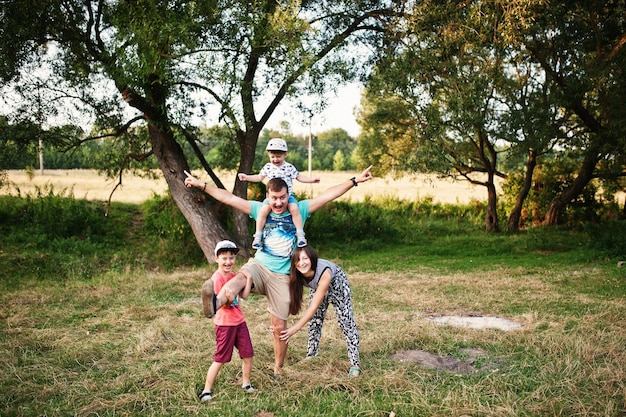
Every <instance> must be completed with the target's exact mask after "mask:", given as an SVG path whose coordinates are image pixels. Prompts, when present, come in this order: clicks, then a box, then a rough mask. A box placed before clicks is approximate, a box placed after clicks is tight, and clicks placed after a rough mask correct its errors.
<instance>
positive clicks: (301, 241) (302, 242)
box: [296, 233, 308, 248]
mask: <svg viewBox="0 0 626 417" xmlns="http://www.w3.org/2000/svg"><path fill="white" fill-rule="evenodd" d="M296 239H297V240H298V247H299V248H303V247H305V246H306V245H308V243H307V241H306V237H304V233H298V234H296Z"/></svg>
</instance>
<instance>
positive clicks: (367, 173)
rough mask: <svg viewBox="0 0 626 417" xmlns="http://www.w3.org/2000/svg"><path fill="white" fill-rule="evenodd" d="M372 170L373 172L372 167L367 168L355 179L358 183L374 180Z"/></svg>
mask: <svg viewBox="0 0 626 417" xmlns="http://www.w3.org/2000/svg"><path fill="white" fill-rule="evenodd" d="M371 170H372V165H370V166H368V167H367V168H365V171H363V172H361V173H360V174H359V175H357V176H356V177H355V179H356V182H365V181H369V180H371V179H372V178H373V177H372V173H371V172H370V171H371Z"/></svg>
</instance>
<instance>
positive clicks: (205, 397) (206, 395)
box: [198, 391, 213, 402]
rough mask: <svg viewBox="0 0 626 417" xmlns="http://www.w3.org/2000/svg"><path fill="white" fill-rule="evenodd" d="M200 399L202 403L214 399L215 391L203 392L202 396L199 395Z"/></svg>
mask: <svg viewBox="0 0 626 417" xmlns="http://www.w3.org/2000/svg"><path fill="white" fill-rule="evenodd" d="M198 398H200V401H202V402H205V401H210V400H212V399H213V391H202V392H201V393H200V395H198Z"/></svg>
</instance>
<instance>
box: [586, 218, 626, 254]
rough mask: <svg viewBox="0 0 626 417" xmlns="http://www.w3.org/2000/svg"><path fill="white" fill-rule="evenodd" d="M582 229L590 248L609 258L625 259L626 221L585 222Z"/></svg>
mask: <svg viewBox="0 0 626 417" xmlns="http://www.w3.org/2000/svg"><path fill="white" fill-rule="evenodd" d="M584 230H585V232H586V233H587V235H588V236H589V244H590V246H591V247H592V248H594V249H597V250H598V251H599V252H600V253H602V254H605V255H606V256H609V257H611V258H617V259H620V260H626V238H625V236H626V221H624V220H609V221H607V222H604V223H586V224H585V226H584ZM622 258H623V259H622Z"/></svg>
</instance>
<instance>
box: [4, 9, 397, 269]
mask: <svg viewBox="0 0 626 417" xmlns="http://www.w3.org/2000/svg"><path fill="white" fill-rule="evenodd" d="M387 3H390V4H393V3H394V2H392V1H389V2H385V1H367V0H334V1H295V0H293V1H271V0H261V1H243V0H230V1H220V0H212V1H202V2H191V1H183V0H174V1H164V0H142V1H130V0H120V1H110V0H99V1H88V0H46V1H39V0H38V1H34V0H9V1H5V2H2V3H0V16H1V17H2V21H3V26H2V29H1V30H2V32H1V33H0V35H1V36H0V39H1V40H0V57H2V59H0V62H2V65H0V71H1V74H0V75H1V76H2V78H3V80H5V81H9V80H13V81H15V82H17V83H19V74H20V69H21V68H22V66H23V65H24V64H26V63H27V62H28V60H29V59H30V58H31V57H33V56H44V55H45V56H46V57H47V58H48V59H49V60H50V64H51V65H50V68H51V73H50V74H49V76H50V79H49V80H48V86H49V87H51V88H55V89H56V90H57V91H59V90H62V91H64V92H65V93H66V95H67V96H68V97H73V98H76V99H79V100H81V101H82V102H83V103H86V104H87V105H88V107H85V108H83V111H84V112H87V111H89V112H91V113H92V114H93V115H95V117H96V125H97V126H99V127H100V129H101V130H102V131H108V132H109V133H112V134H118V133H121V132H124V131H127V130H128V128H129V127H130V126H131V125H132V124H133V123H144V124H145V126H146V128H147V131H148V132H149V135H148V142H147V143H146V146H145V147H144V149H145V152H144V154H143V155H134V156H135V157H137V158H142V157H145V156H146V155H153V156H154V157H156V159H157V161H158V165H159V167H160V170H161V171H162V172H163V175H164V177H165V180H166V181H167V184H168V186H169V189H170V192H171V195H172V197H173V199H174V200H175V201H176V204H177V205H178V207H179V208H180V210H181V212H182V213H183V215H184V216H185V217H186V218H187V220H188V221H189V223H190V225H191V227H192V230H193V231H194V234H195V236H196V238H197V240H198V242H199V244H200V246H201V248H202V250H203V251H204V253H205V255H206V257H207V259H212V251H211V248H212V247H213V246H214V244H215V242H216V241H218V240H220V239H222V238H224V237H225V236H227V232H226V230H225V229H224V228H223V226H222V224H221V223H220V222H219V220H218V219H217V218H216V215H215V210H214V207H213V205H212V203H211V201H209V199H208V197H207V196H206V195H204V194H202V193H201V192H199V191H197V190H188V189H186V188H185V187H184V185H183V180H184V177H185V176H184V171H185V170H188V169H189V167H190V161H192V159H191V158H194V159H195V158H197V159H198V160H200V161H201V163H202V166H204V167H205V169H207V171H208V174H209V175H210V176H211V177H212V179H213V181H215V182H216V184H217V185H218V186H219V185H220V182H219V179H218V178H217V177H216V176H215V174H213V173H212V172H211V170H210V167H209V166H208V164H207V163H206V161H205V160H204V157H203V156H202V155H201V154H200V153H199V152H198V147H197V146H194V142H195V140H196V138H195V135H194V133H193V129H192V128H193V125H194V124H199V123H201V120H203V118H204V117H205V115H206V113H207V112H209V111H212V110H211V109H212V108H213V107H211V105H214V106H216V107H215V108H217V109H218V110H217V111H218V112H219V119H220V120H221V121H223V122H224V123H225V124H226V125H227V126H228V127H229V128H230V130H231V132H232V134H233V138H234V140H236V141H237V144H238V145H239V149H240V152H241V155H240V163H239V168H238V169H239V171H241V172H251V168H252V166H253V162H254V155H255V148H256V145H257V141H258V136H259V133H260V132H261V130H262V129H263V127H264V126H265V125H266V123H267V121H268V119H269V118H270V116H271V115H272V114H273V113H274V112H275V111H276V109H277V107H278V105H279V103H281V102H282V101H284V100H285V99H287V98H290V97H297V96H298V95H300V94H315V93H321V92H323V91H324V90H325V89H326V88H328V86H329V83H330V84H331V85H332V83H333V82H337V81H340V80H342V79H348V78H351V77H354V76H356V75H357V74H358V72H359V70H360V69H362V68H363V65H362V64H363V62H364V61H363V56H362V54H350V53H349V51H348V49H347V47H348V45H349V41H350V39H353V38H356V35H357V34H358V35H359V39H360V40H365V38H366V37H368V36H370V35H372V34H376V33H378V32H381V31H382V30H383V27H384V26H385V20H386V19H387V18H388V17H389V16H390V15H391V9H390V6H389V4H387ZM42 45H46V46H48V47H47V48H41V46H42ZM16 77H17V78H16ZM53 79H54V81H53ZM122 98H123V100H122ZM124 103H127V105H128V106H130V108H131V109H134V110H135V111H136V114H135V115H131V116H128V115H125V114H124V113H123V110H124V108H123V105H124ZM133 116H134V117H133ZM194 121H195V122H194ZM183 141H187V142H189V143H190V144H191V146H190V147H187V148H190V149H192V150H194V151H195V155H189V154H186V153H185V151H184V148H183V146H181V144H182V143H183ZM198 165H199V164H198V163H197V162H194V163H193V166H198ZM233 191H234V193H235V194H237V195H239V196H245V195H246V185H245V184H244V183H241V182H239V181H236V183H235V187H234V190H233ZM247 225H248V219H247V217H246V216H244V215H241V214H239V213H238V214H237V215H234V222H233V229H234V230H233V234H234V235H235V239H237V240H238V241H239V242H240V243H242V244H247V243H248V241H249V234H248V227H247Z"/></svg>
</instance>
